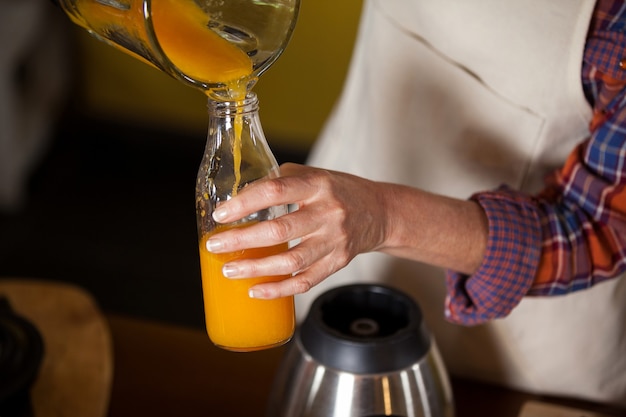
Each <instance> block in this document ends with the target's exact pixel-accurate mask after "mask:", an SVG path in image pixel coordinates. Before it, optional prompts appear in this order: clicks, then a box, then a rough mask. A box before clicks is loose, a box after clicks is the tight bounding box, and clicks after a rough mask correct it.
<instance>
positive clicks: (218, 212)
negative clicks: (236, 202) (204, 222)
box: [213, 207, 228, 222]
mask: <svg viewBox="0 0 626 417" xmlns="http://www.w3.org/2000/svg"><path fill="white" fill-rule="evenodd" d="M227 215H228V211H226V209H225V208H223V207H220V208H216V209H215V211H214V212H213V220H215V221H216V222H220V221H222V220H224V219H225V218H226V216H227Z"/></svg>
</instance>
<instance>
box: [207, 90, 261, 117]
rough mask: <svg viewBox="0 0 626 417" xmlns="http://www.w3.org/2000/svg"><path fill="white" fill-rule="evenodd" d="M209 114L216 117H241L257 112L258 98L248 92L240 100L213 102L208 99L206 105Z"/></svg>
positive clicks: (211, 99) (213, 100)
mask: <svg viewBox="0 0 626 417" xmlns="http://www.w3.org/2000/svg"><path fill="white" fill-rule="evenodd" d="M207 107H208V110H209V114H211V115H214V116H217V117H228V116H233V115H235V114H237V115H241V114H245V113H252V112H255V111H258V110H259V98H258V97H257V95H256V93H254V92H252V91H250V92H248V93H247V94H246V96H245V98H243V99H242V100H215V99H213V98H211V97H209V100H208V104H207Z"/></svg>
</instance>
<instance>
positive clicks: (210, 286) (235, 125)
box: [196, 93, 295, 351]
mask: <svg viewBox="0 0 626 417" xmlns="http://www.w3.org/2000/svg"><path fill="white" fill-rule="evenodd" d="M208 108H209V131H208V135H207V136H208V137H207V144H206V149H205V153H204V157H203V159H202V162H201V164H200V168H199V170H198V177H197V182H196V216H197V226H198V237H199V250H200V266H201V272H202V287H203V296H204V307H205V319H206V327H207V333H208V335H209V338H210V339H211V340H212V341H213V343H215V344H216V345H217V346H219V347H221V348H224V349H228V350H234V351H253V350H259V349H265V348H270V347H274V346H279V345H281V344H283V343H286V342H287V341H288V340H289V339H290V338H291V336H292V335H293V331H294V326H295V314H294V302H293V297H284V298H280V299H277V300H258V299H252V298H250V297H249V295H248V290H249V288H250V287H252V286H253V285H255V284H257V283H260V282H268V281H277V280H281V279H284V278H286V276H279V277H276V276H274V277H258V278H250V279H228V278H225V277H224V275H223V274H222V268H223V266H224V264H225V263H226V262H229V261H231V260H235V259H243V258H258V257H264V256H268V255H272V254H275V253H279V252H282V251H286V250H287V247H288V246H287V244H286V243H285V244H283V245H278V246H274V247H268V248H255V249H249V250H244V251H239V252H235V253H227V254H213V253H210V252H209V251H208V250H207V249H206V241H207V239H208V238H209V237H210V236H211V235H212V234H214V233H216V232H219V231H222V230H225V229H229V228H233V227H246V226H249V225H251V224H254V223H256V222H260V221H265V220H271V219H274V218H276V217H278V216H281V215H283V214H285V213H287V206H278V207H271V208H269V209H266V210H263V211H260V212H257V213H254V214H252V215H250V216H248V217H246V218H244V219H242V220H240V221H238V222H236V223H231V224H218V223H216V222H215V221H214V220H213V217H212V215H211V214H212V213H213V210H214V209H215V208H216V207H217V206H218V205H219V204H220V202H223V201H226V200H228V199H230V198H231V197H232V196H233V195H235V194H236V193H237V192H239V191H240V190H241V189H243V188H244V187H245V186H246V185H247V184H249V183H251V182H253V181H256V180H258V179H261V178H267V177H270V178H271V177H276V176H278V174H279V169H278V164H277V162H276V159H275V158H274V156H273V154H272V152H271V150H270V148H269V146H268V144H267V141H266V140H265V136H264V134H263V130H262V127H261V124H260V120H259V113H258V99H257V96H256V94H254V93H248V95H247V96H246V98H245V99H244V100H242V101H213V100H209V105H208Z"/></svg>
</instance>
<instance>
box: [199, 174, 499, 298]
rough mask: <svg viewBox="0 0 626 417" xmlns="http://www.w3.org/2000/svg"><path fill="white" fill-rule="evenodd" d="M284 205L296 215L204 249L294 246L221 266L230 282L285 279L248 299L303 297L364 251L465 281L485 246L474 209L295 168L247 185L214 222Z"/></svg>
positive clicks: (215, 239)
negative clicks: (460, 275)
mask: <svg viewBox="0 0 626 417" xmlns="http://www.w3.org/2000/svg"><path fill="white" fill-rule="evenodd" d="M283 204H296V205H297V206H298V210H296V211H294V212H291V213H289V214H287V215H284V216H282V217H279V218H277V219H274V220H270V221H264V222H259V223H257V224H255V225H252V226H250V227H245V228H233V229H229V230H227V231H224V232H221V233H219V234H216V235H214V236H212V237H211V238H210V239H209V240H208V241H207V249H208V250H209V251H211V252H214V253H222V252H234V251H238V250H243V249H249V248H254V247H264V246H273V245H277V244H280V243H285V242H293V241H298V243H297V245H295V246H293V247H291V248H290V249H289V250H288V251H286V252H284V253H280V254H278V255H273V256H268V257H266V258H260V259H245V260H237V261H233V262H229V263H227V264H226V265H224V268H223V273H224V276H226V277H228V278H233V279H237V278H251V277H257V276H280V275H292V277H290V278H287V279H285V280H283V281H278V282H272V283H264V284H258V285H255V286H254V287H252V288H251V289H250V294H251V296H253V297H255V298H265V299H271V298H277V297H284V296H288V295H293V294H299V293H303V292H306V291H308V290H309V289H310V288H312V287H313V286H314V285H317V284H319V283H320V282H322V281H323V280H324V279H326V278H327V277H328V276H330V275H331V274H333V273H334V272H336V271H338V270H339V269H341V268H343V267H344V266H346V265H347V264H348V263H349V262H350V261H351V260H352V259H353V258H354V257H355V256H357V255H358V254H360V253H364V252H371V251H381V252H385V253H388V254H390V255H394V256H398V257H402V258H407V259H412V260H416V261H420V262H425V263H429V264H431V265H436V266H440V267H444V268H450V269H454V270H456V271H459V272H462V273H467V274H471V273H473V272H474V271H475V270H476V269H477V268H478V266H479V265H480V263H481V262H482V258H483V254H484V251H485V248H486V244H487V237H488V224H487V218H486V216H485V214H484V212H483V210H482V208H481V207H480V206H479V205H478V204H477V203H475V202H472V201H466V200H458V199H453V198H449V197H444V196H440V195H436V194H432V193H428V192H425V191H422V190H419V189H416V188H411V187H407V186H403V185H398V184H389V183H381V182H376V181H370V180H367V179H364V178H361V177H357V176H354V175H349V174H345V173H340V172H336V171H328V170H323V169H317V168H312V167H307V166H302V165H296V164H285V165H283V166H282V167H281V177H279V178H275V179H267V180H263V181H257V182H255V183H252V184H250V185H249V186H248V187H246V188H245V189H244V190H243V191H242V192H240V193H239V194H238V195H237V196H236V197H234V198H232V199H231V200H229V201H228V202H226V203H224V204H223V205H221V206H220V207H218V208H217V209H216V210H215V212H214V213H213V217H214V219H215V220H216V221H218V222H220V223H230V222H234V221H236V220H239V219H241V218H243V217H245V216H247V215H249V214H252V213H254V212H257V211H259V210H262V209H265V208H268V207H272V206H277V205H283Z"/></svg>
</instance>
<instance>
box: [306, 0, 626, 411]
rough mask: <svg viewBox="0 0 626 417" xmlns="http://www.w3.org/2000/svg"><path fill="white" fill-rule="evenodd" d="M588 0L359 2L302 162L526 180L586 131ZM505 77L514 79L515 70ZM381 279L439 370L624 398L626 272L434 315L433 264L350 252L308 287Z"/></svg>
mask: <svg viewBox="0 0 626 417" xmlns="http://www.w3.org/2000/svg"><path fill="white" fill-rule="evenodd" d="M593 6H594V1H592V0H553V1H548V2H546V1H543V0H529V1H523V2H521V1H506V0H419V1H418V0H369V1H368V0H366V1H365V3H364V6H363V16H362V22H361V27H360V31H359V34H358V41H357V45H356V47H355V52H354V56H353V62H352V66H351V68H350V72H349V75H348V80H347V82H346V85H345V89H344V92H343V95H342V97H341V99H340V101H339V103H338V104H337V108H336V109H335V111H334V112H333V116H332V117H331V119H330V120H329V121H328V124H327V126H326V128H325V130H324V132H323V134H322V136H321V138H320V139H319V141H318V142H317V143H316V146H315V148H314V150H313V152H312V155H311V159H310V161H309V163H310V164H311V165H314V166H321V167H325V168H329V169H335V170H341V171H347V172H350V173H353V174H357V175H361V176H364V177H367V178H371V179H375V180H381V181H392V182H396V183H403V184H408V185H412V186H416V187H421V188H423V189H426V190H429V191H434V192H437V193H440V194H445V195H450V196H454V197H458V198H468V197H469V196H470V195H471V194H472V193H474V192H476V191H479V190H487V189H492V188H494V187H497V186H498V185H500V184H502V183H507V184H509V185H510V186H513V187H517V188H520V189H523V190H526V191H529V192H533V191H537V190H538V189H539V188H540V187H541V186H542V183H541V180H542V178H543V175H544V174H545V173H546V172H548V171H550V170H552V169H554V168H555V167H559V166H560V165H561V164H562V162H563V161H564V158H565V157H566V155H567V154H568V153H569V152H570V150H571V149H572V148H573V147H574V145H575V144H576V143H577V142H579V141H581V140H582V139H584V138H585V137H586V136H587V135H588V132H587V124H588V121H589V119H590V117H591V109H590V107H589V106H588V104H587V103H586V101H585V98H584V96H583V92H582V87H581V79H580V70H581V62H582V55H583V50H584V42H585V37H586V32H587V29H588V25H589V21H590V18H591V14H592V11H593ZM512 80H514V81H512ZM354 281H360V282H384V283H387V284H390V285H394V286H397V287H399V288H401V289H403V290H405V291H407V292H408V293H410V294H412V295H413V296H415V298H416V299H417V300H418V302H419V303H420V305H421V307H422V309H423V310H424V314H425V317H426V321H427V323H428V325H429V327H430V328H431V330H432V331H433V332H434V334H435V337H436V339H437V342H438V345H439V347H440V349H441V351H442V354H443V356H444V359H445V361H446V364H447V366H448V369H449V370H450V371H451V373H453V374H455V375H459V376H468V377H473V378H479V379H483V380H487V381H491V382H496V383H502V384H505V385H508V386H511V387H514V388H518V389H523V390H527V391H531V392H540V393H544V394H558V395H565V396H576V397H582V398H587V399H592V400H598V401H606V402H613V403H618V404H626V324H625V321H624V318H626V282H625V280H624V279H616V280H612V281H610V282H606V283H603V284H600V285H597V286H596V287H594V288H592V289H590V290H586V291H580V292H578V293H574V294H570V295H567V296H561V297H551V298H530V297H528V298H526V299H525V300H524V301H522V303H521V304H520V305H519V306H518V307H517V308H516V309H515V310H514V311H513V313H512V314H511V315H510V316H509V317H507V318H506V319H502V320H497V321H495V322H492V323H489V324H486V325H481V326H476V327H464V326H459V325H454V324H450V323H448V322H446V321H445V319H444V298H445V283H444V274H443V271H441V270H439V269H437V268H432V267H428V266H425V265H421V264H418V263H414V262H409V261H405V260H400V259H395V258H392V257H389V256H386V255H382V254H379V253H373V254H364V255H360V256H358V257H357V258H356V259H355V260H354V261H353V262H352V263H351V264H350V265H348V267H346V268H345V269H343V270H341V271H339V272H338V273H336V274H335V275H333V276H332V277H330V278H329V279H328V280H326V281H325V282H324V283H323V284H321V285H319V286H318V287H316V288H314V289H313V290H312V291H310V292H309V293H308V294H305V295H302V296H298V297H297V306H298V314H299V318H302V317H304V315H305V314H306V311H307V308H308V306H309V304H310V302H311V301H312V300H313V299H314V298H315V297H317V296H318V295H319V294H320V293H321V292H323V291H325V290H327V289H329V288H330V287H335V286H338V285H344V284H348V283H350V282H354Z"/></svg>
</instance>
